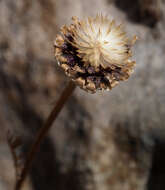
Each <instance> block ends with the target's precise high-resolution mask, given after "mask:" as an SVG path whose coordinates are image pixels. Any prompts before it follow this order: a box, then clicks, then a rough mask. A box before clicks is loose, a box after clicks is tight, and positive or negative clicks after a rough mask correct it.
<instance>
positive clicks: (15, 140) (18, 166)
mask: <svg viewBox="0 0 165 190" xmlns="http://www.w3.org/2000/svg"><path fill="white" fill-rule="evenodd" d="M7 143H8V146H9V148H10V152H11V154H12V157H13V161H14V167H15V173H16V180H19V178H20V173H21V170H22V167H23V157H22V156H21V155H20V153H19V152H18V149H19V148H20V146H21V145H22V141H21V139H20V137H15V136H14V135H13V134H12V133H11V132H10V131H8V132H7Z"/></svg>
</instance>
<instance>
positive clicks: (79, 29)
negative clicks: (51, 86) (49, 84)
mask: <svg viewBox="0 0 165 190" xmlns="http://www.w3.org/2000/svg"><path fill="white" fill-rule="evenodd" d="M72 20H73V23H72V24H71V25H70V26H63V27H62V29H61V35H58V36H57V38H56V41H55V56H56V58H57V61H58V63H59V65H60V66H61V68H62V69H63V70H64V71H65V73H66V75H67V76H69V77H70V78H71V79H72V80H73V81H74V82H75V83H76V84H78V85H79V86H80V87H81V88H82V89H84V90H86V91H88V92H92V93H95V92H96V90H97V89H98V90H110V89H111V88H113V87H114V86H116V85H117V84H118V83H119V81H123V80H126V79H128V77H129V76H130V74H131V73H132V72H133V67H134V65H135V62H134V61H131V60H130V57H131V55H132V53H131V46H132V45H133V43H134V42H135V41H136V37H134V38H133V39H132V40H129V39H128V38H127V37H126V33H125V32H124V31H123V30H122V26H121V25H116V24H115V21H114V20H109V19H108V18H107V17H104V16H102V15H97V16H96V18H91V17H88V18H87V19H86V20H81V21H79V20H78V18H76V17H73V18H72Z"/></svg>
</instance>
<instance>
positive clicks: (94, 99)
mask: <svg viewBox="0 0 165 190" xmlns="http://www.w3.org/2000/svg"><path fill="white" fill-rule="evenodd" d="M123 2H124V3H123ZM147 5H149V6H147ZM164 10H165V2H164V0H156V1H153V0H145V1H142V0H136V1H131V0H125V1H122V0H102V1H99V0H90V1H81V0H57V1H53V0H47V1H44V0H38V1H32V0H24V1H22V0H18V1H12V0H2V1H0V64H1V67H0V105H1V109H0V124H1V125H0V127H1V134H0V189H4V190H8V189H12V186H13V184H14V180H15V176H14V167H13V161H12V157H11V154H10V151H9V148H8V146H7V144H6V138H5V136H6V132H7V131H8V130H10V131H12V134H13V135H14V136H20V138H21V139H22V141H23V146H22V151H23V152H24V154H23V155H24V156H25V155H26V152H27V149H28V147H29V145H30V144H31V141H32V139H33V138H34V135H35V134H36V132H37V130H38V128H39V127H40V126H41V125H42V123H43V120H44V119H45V118H46V116H47V115H48V114H49V112H50V110H51V108H52V107H53V105H54V103H55V102H56V101H57V98H58V97H59V96H60V92H62V90H63V89H64V87H65V85H66V83H67V82H68V79H67V78H66V77H65V76H64V74H63V73H62V71H61V70H60V69H59V68H58V67H57V64H56V62H55V60H54V57H53V41H54V39H55V37H56V34H57V33H58V31H59V27H60V26H61V25H63V24H67V23H70V18H71V17H72V16H78V17H80V18H82V17H84V16H89V15H91V16H94V15H95V14H96V13H97V12H103V13H104V14H108V15H109V16H113V18H115V19H116V20H117V21H118V22H122V23H124V26H125V30H126V31H127V32H128V34H129V36H133V35H137V36H138V37H139V40H138V42H137V43H136V45H135V48H134V56H133V58H134V59H135V60H136V62H137V66H136V69H135V72H134V74H133V75H132V76H131V78H130V79H129V80H128V81H127V82H122V83H121V84H120V85H118V86H117V87H115V88H114V89H113V90H112V91H110V92H98V93H97V94H94V95H91V94H87V93H86V92H83V91H82V90H81V89H79V88H77V89H76V90H75V92H74V94H73V96H72V97H71V98H70V99H69V101H68V102H67V104H66V106H65V107H64V109H63V111H62V112H61V114H60V115H59V117H58V119H57V121H56V123H55V124H54V127H53V128H52V129H51V131H50V133H49V136H48V137H47V138H46V139H45V141H44V143H43V144H42V147H41V150H40V152H39V154H38V156H37V159H36V161H35V164H34V167H33V169H32V171H31V174H30V176H29V177H30V178H29V179H30V180H28V181H27V183H26V188H27V189H32V187H33V189H37V190H38V189H41V190H42V189H49V190H51V189H54V188H56V189H59V190H64V189H68V188H69V189H72V190H74V189H75V190H77V189H83V190H88V189H89V190H93V189H96V190H100V189H102V190H109V189H111V190H120V189H123V190H144V189H147V190H157V189H159V190H161V189H162V190H164V188H165V182H164V177H165V166H164V161H163V160H164V158H165V156H164V149H165V148H164V147H165V144H164V143H165V141H164V138H165V122H164V115H165V90H164V89H165V83H164V76H165V67H164V60H165V54H164V51H165V43H164V40H165V15H164ZM30 184H31V185H32V187H30V186H31V185H30Z"/></svg>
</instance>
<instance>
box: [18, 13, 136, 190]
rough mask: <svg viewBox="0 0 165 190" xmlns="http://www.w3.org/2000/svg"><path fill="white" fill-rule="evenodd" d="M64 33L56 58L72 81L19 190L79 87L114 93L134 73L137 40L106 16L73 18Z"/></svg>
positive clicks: (34, 148)
mask: <svg viewBox="0 0 165 190" xmlns="http://www.w3.org/2000/svg"><path fill="white" fill-rule="evenodd" d="M61 33H62V34H61V35H58V36H57V38H56V40H55V43H54V46H55V57H56V59H57V62H58V64H59V65H60V66H61V68H63V70H64V71H65V73H66V74H67V76H69V77H70V79H71V81H70V82H69V84H68V86H67V87H66V88H65V89H64V91H63V93H62V95H61V96H60V98H59V100H58V101H57V104H56V105H55V107H54V108H53V110H52V112H51V113H50V115H49V116H48V118H47V120H46V122H45V124H44V125H43V127H42V128H41V129H40V131H39V133H38V135H37V137H36V139H35V141H34V143H33V145H32V148H31V150H30V151H29V154H28V157H27V160H26V162H25V165H24V168H23V170H22V172H21V175H20V178H19V180H17V182H16V186H15V190H20V189H21V186H22V183H23V181H24V179H25V177H26V175H27V173H28V171H29V169H30V167H31V165H32V161H33V159H34V156H35V154H36V152H37V151H38V149H39V146H40V144H41V141H42V140H43V138H44V137H45V136H46V134H47V132H48V130H49V129H50V127H51V126H52V124H53V122H54V121H55V119H56V118H57V116H58V114H59V112H60V111H61V109H62V108H63V106H64V104H65V103H66V101H67V100H68V98H69V96H70V95H71V94H72V92H73V91H74V89H75V87H76V85H78V86H80V87H81V88H82V89H84V90H85V91H87V92H91V93H95V92H96V90H110V89H111V88H112V87H114V86H116V85H117V84H118V83H119V81H123V80H126V79H128V77H129V76H130V74H131V73H132V72H133V67H134V65H135V62H134V61H131V60H130V57H131V46H132V45H133V44H134V42H135V41H136V37H134V38H133V39H132V40H129V39H128V38H127V37H126V34H125V32H123V30H122V27H121V25H119V26H117V25H116V24H115V21H114V20H109V19H108V18H107V17H104V16H102V15H97V16H96V18H90V17H89V18H88V19H86V20H81V21H79V20H78V19H77V18H76V17H73V23H72V24H71V25H70V26H63V27H62V29H61Z"/></svg>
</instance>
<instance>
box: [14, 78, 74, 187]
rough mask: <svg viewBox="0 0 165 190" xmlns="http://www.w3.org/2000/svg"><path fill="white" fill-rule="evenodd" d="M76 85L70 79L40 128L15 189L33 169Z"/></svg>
mask: <svg viewBox="0 0 165 190" xmlns="http://www.w3.org/2000/svg"><path fill="white" fill-rule="evenodd" d="M75 87H76V86H75V84H74V83H73V82H72V81H70V82H69V84H68V85H67V87H66V88H65V89H64V91H63V92H62V94H61V96H60V98H59V100H58V101H57V103H56V105H55V107H54V108H53V110H52V111H51V113H50V115H49V116H48V118H47V120H46V122H45V124H44V125H43V127H42V128H41V129H40V130H39V132H38V134H37V136H36V138H35V140H34V143H33V144H32V147H31V149H30V151H29V153H28V155H27V159H26V162H25V165H24V168H23V170H22V172H21V175H20V178H19V179H18V180H17V181H16V185H15V190H20V189H21V187H22V184H23V182H24V180H25V178H26V176H27V174H28V172H29V170H30V169H31V166H32V162H33V160H34V157H35V155H36V153H37V152H38V150H39V147H40V144H41V142H42V140H43V139H44V137H45V136H46V135H47V133H48V131H49V129H50V128H51V126H52V124H53V122H54V121H55V120H56V118H57V116H58V114H59V113H60V111H61V110H62V108H63V106H64V105H65V103H66V101H67V100H68V98H69V97H70V95H71V94H72V92H73V91H74V89H75Z"/></svg>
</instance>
